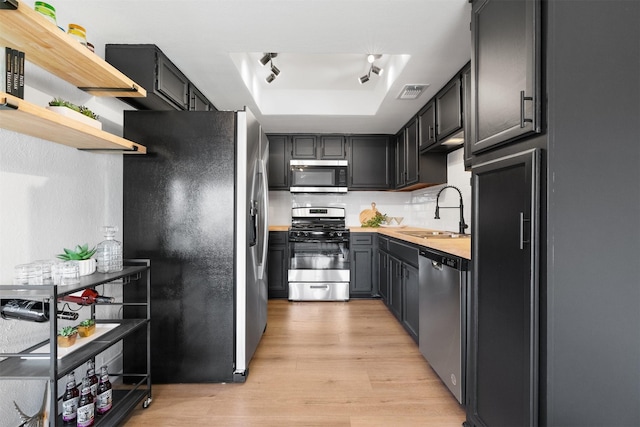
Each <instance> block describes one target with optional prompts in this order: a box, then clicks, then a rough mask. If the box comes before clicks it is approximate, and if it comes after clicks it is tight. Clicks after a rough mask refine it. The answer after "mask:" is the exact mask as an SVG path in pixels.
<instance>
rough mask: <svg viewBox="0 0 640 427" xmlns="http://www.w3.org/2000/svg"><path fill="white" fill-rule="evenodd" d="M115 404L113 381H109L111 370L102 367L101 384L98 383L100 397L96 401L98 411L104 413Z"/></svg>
mask: <svg viewBox="0 0 640 427" xmlns="http://www.w3.org/2000/svg"><path fill="white" fill-rule="evenodd" d="M111 406H113V391H112V389H111V381H109V372H108V371H107V367H106V366H103V367H101V368H100V384H99V385H98V398H97V401H96V412H97V413H98V415H103V414H106V413H107V412H109V409H111Z"/></svg>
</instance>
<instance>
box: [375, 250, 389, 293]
mask: <svg viewBox="0 0 640 427" xmlns="http://www.w3.org/2000/svg"><path fill="white" fill-rule="evenodd" d="M378 292H379V294H380V299H382V301H384V303H385V304H386V305H389V254H388V253H387V252H384V251H383V250H382V249H380V248H379V249H378Z"/></svg>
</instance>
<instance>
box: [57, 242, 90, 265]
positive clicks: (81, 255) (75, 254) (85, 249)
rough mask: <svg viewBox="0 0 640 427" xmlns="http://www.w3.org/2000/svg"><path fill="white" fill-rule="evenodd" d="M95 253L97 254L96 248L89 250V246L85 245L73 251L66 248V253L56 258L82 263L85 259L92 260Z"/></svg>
mask: <svg viewBox="0 0 640 427" xmlns="http://www.w3.org/2000/svg"><path fill="white" fill-rule="evenodd" d="M95 253H96V248H95V247H94V248H93V249H89V245H88V244H87V243H85V244H84V245H82V246H80V245H76V247H75V249H73V250H71V249H67V248H64V253H63V254H58V255H56V256H57V257H58V258H60V259H62V260H65V261H71V260H74V261H75V260H77V261H80V260H83V259H89V258H91V257H92V256H93V254H95Z"/></svg>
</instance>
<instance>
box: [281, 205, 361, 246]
mask: <svg viewBox="0 0 640 427" xmlns="http://www.w3.org/2000/svg"><path fill="white" fill-rule="evenodd" d="M348 238H349V230H348V229H347V228H346V226H345V210H344V208H336V207H326V208H325V207H303V208H293V209H292V210H291V227H290V228H289V241H297V242H301V241H320V240H322V241H324V240H327V239H328V240H344V239H348Z"/></svg>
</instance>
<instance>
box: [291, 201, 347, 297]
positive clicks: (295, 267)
mask: <svg viewBox="0 0 640 427" xmlns="http://www.w3.org/2000/svg"><path fill="white" fill-rule="evenodd" d="M288 277H289V299H290V300H292V301H348V300H349V279H350V268H349V230H348V229H347V228H346V226H345V210H344V208H334V207H304V208H293V209H292V210H291V227H290V228H289V272H288Z"/></svg>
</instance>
